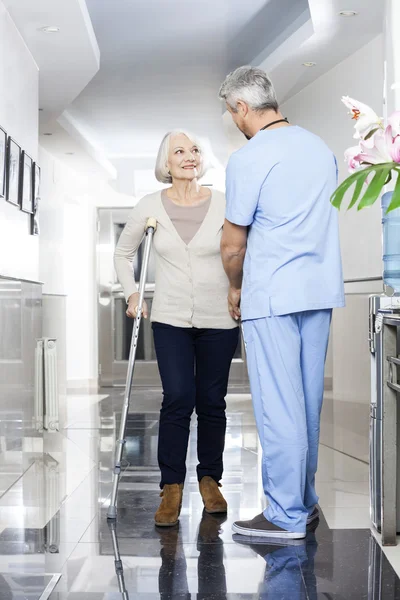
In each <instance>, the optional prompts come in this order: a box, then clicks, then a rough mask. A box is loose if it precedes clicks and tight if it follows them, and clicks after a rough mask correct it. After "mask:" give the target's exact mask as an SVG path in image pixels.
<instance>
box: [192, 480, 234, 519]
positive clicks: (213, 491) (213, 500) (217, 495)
mask: <svg viewBox="0 0 400 600" xmlns="http://www.w3.org/2000/svg"><path fill="white" fill-rule="evenodd" d="M220 487H221V485H220V484H219V483H217V482H216V481H215V480H214V479H213V478H212V477H208V475H207V476H206V477H203V478H202V480H201V481H200V483H199V488H200V494H201V497H202V498H203V503H204V508H205V511H206V512H208V513H210V514H213V513H226V512H227V511H228V505H227V503H226V500H225V498H224V497H223V495H222V494H221V492H220V491H219V488H220Z"/></svg>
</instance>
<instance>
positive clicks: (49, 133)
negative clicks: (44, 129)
mask: <svg viewBox="0 0 400 600" xmlns="http://www.w3.org/2000/svg"><path fill="white" fill-rule="evenodd" d="M43 135H53V134H52V133H44V134H43Z"/></svg>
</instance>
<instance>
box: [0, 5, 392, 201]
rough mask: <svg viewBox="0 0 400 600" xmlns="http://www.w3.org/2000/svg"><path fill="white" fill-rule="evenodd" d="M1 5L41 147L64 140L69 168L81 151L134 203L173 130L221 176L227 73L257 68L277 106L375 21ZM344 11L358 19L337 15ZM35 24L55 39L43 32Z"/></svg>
mask: <svg viewBox="0 0 400 600" xmlns="http://www.w3.org/2000/svg"><path fill="white" fill-rule="evenodd" d="M3 2H4V3H5V4H6V7H7V8H8V10H9V11H10V14H11V16H12V17H13V19H14V21H15V23H16V25H17V27H18V28H19V30H20V31H21V34H22V35H23V37H24V39H25V41H26V43H27V44H28V47H29V48H30V50H31V52H32V54H33V56H34V57H35V59H36V61H37V62H38V65H39V68H40V102H41V105H42V108H44V111H43V112H42V113H41V123H42V125H41V128H42V129H41V131H42V133H45V132H49V133H53V136H51V137H49V138H46V143H47V147H48V148H49V149H50V148H51V146H52V145H53V147H54V149H55V151H56V152H57V153H58V154H59V155H60V156H61V155H62V154H63V152H64V154H65V152H67V151H68V150H65V148H64V146H68V144H67V142H66V139H67V138H68V137H69V138H70V139H72V140H73V147H74V152H75V154H76V162H77V165H78V163H79V154H80V152H82V153H83V152H84V153H85V154H88V155H90V156H91V158H92V159H93V160H94V161H96V162H97V163H98V164H99V165H101V168H102V172H103V173H105V174H106V177H107V178H112V177H116V182H115V186H114V187H115V189H118V191H121V192H125V193H129V194H134V195H140V194H142V193H145V192H146V191H150V189H151V188H152V187H154V186H155V185H156V182H155V180H154V177H153V175H152V169H153V166H154V159H155V155H156V153H157V149H158V145H159V142H160V139H161V137H162V135H163V134H164V133H165V132H166V131H167V130H169V129H172V128H185V129H189V130H191V131H194V132H195V133H197V134H198V135H200V136H203V138H206V139H207V140H208V141H209V142H210V144H211V146H212V149H213V154H214V162H215V164H216V166H217V171H218V166H219V171H220V173H219V175H218V177H219V176H220V175H221V171H222V169H223V165H224V163H225V161H226V159H227V157H228V154H229V152H230V146H229V140H230V136H231V137H232V136H233V133H234V128H233V126H232V125H231V124H230V123H229V119H227V118H224V119H222V118H221V117H222V114H223V112H224V108H223V106H222V104H221V103H220V101H219V100H218V89H219V86H220V84H221V82H222V80H223V79H224V77H225V75H226V74H227V73H228V72H229V71H230V70H232V69H233V68H235V67H237V66H240V65H241V64H253V65H256V66H261V67H262V68H264V69H265V70H266V71H268V73H269V74H270V75H271V77H272V79H273V81H274V84H275V87H276V89H277V93H278V96H279V99H280V101H281V102H283V101H284V100H286V99H288V98H289V97H291V96H293V95H294V94H296V93H298V92H299V91H300V90H302V89H303V88H304V87H305V86H307V85H309V84H310V83H312V81H314V80H315V79H316V78H317V77H319V76H320V75H322V74H323V73H325V72H326V71H328V70H329V69H331V68H332V67H333V66H335V65H336V64H338V63H339V62H340V61H342V60H344V59H345V58H346V57H347V56H349V55H350V54H351V53H353V52H354V51H355V50H357V49H358V48H360V47H361V46H363V45H364V44H365V43H367V42H368V41H370V40H371V39H373V38H374V37H375V36H376V35H378V34H379V33H380V32H381V31H382V21H383V16H382V13H383V2H380V1H377V0H247V2H244V1H243V0H196V1H194V0H168V1H167V0H86V4H85V0H68V1H67V2H66V1H65V0H36V1H35V3H34V7H33V6H32V1H31V0H3ZM348 9H352V10H355V11H357V12H359V14H358V16H357V17H354V18H343V17H340V16H339V15H338V13H339V11H341V10H348ZM44 25H58V26H60V32H59V33H58V34H50V35H44V34H43V33H42V32H39V31H38V29H39V27H41V26H44ZM99 57H100V62H99ZM306 61H313V62H315V63H316V66H315V67H313V68H305V67H304V66H303V64H302V63H303V62H306ZM61 113H62V115H61ZM60 115H61V116H60ZM62 131H64V133H62ZM65 132H67V135H65ZM68 147H69V150H70V149H71V143H69V146H68ZM79 149H80V150H79ZM218 177H217V178H218ZM211 179H212V178H211Z"/></svg>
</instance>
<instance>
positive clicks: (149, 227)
mask: <svg viewBox="0 0 400 600" xmlns="http://www.w3.org/2000/svg"><path fill="white" fill-rule="evenodd" d="M156 228H157V221H156V220H155V219H153V218H150V219H149V220H148V221H147V223H146V227H145V231H146V242H145V247H144V258H143V267H142V272H141V275H140V284H139V304H138V309H137V315H136V318H135V322H134V324H133V330H132V340H131V348H130V351H129V361H128V373H127V376H126V385H125V394H124V405H123V407H122V415H121V426H120V429H119V439H118V441H117V446H116V451H115V466H114V471H113V489H112V494H111V503H110V506H109V507H108V511H107V519H116V518H117V495H118V485H119V478H120V476H121V460H122V452H123V449H124V445H125V441H126V440H125V431H126V422H127V419H128V413H129V401H130V397H131V389H132V379H133V371H134V368H135V358H136V350H137V346H138V339H139V330H140V324H141V322H142V310H143V301H144V291H145V286H146V279H147V270H148V267H149V258H150V250H151V243H152V241H153V235H154V232H155V230H156Z"/></svg>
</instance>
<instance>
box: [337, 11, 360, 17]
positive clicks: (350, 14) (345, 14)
mask: <svg viewBox="0 0 400 600" xmlns="http://www.w3.org/2000/svg"><path fill="white" fill-rule="evenodd" d="M339 15H340V16H341V17H356V16H357V15H358V13H357V12H356V11H355V10H341V11H340V13H339Z"/></svg>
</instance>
